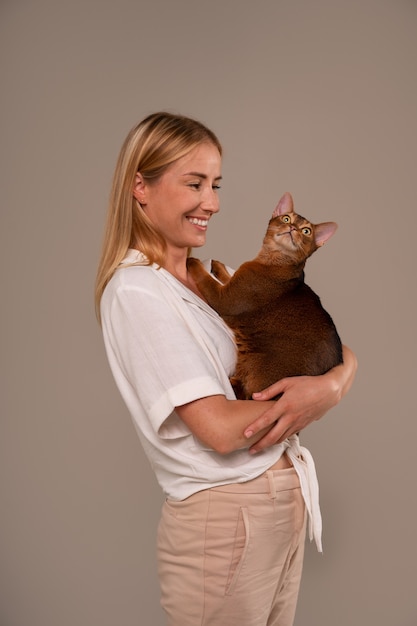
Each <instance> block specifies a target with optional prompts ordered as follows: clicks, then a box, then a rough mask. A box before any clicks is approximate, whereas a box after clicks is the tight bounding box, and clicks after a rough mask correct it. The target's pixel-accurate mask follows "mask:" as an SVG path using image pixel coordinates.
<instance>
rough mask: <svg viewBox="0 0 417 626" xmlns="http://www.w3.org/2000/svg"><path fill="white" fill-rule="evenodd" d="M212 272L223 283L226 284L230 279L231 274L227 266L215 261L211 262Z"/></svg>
mask: <svg viewBox="0 0 417 626" xmlns="http://www.w3.org/2000/svg"><path fill="white" fill-rule="evenodd" d="M211 272H212V274H213V275H214V276H215V277H216V278H217V279H218V280H219V281H220V282H222V283H226V282H227V281H228V280H229V278H230V274H229V272H228V271H227V269H226V266H225V264H224V263H221V262H220V261H214V260H213V261H212V262H211Z"/></svg>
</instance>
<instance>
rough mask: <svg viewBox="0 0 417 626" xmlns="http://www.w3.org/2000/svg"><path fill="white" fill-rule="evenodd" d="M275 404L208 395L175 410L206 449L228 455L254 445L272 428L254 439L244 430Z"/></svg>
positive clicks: (266, 429) (259, 430)
mask: <svg viewBox="0 0 417 626" xmlns="http://www.w3.org/2000/svg"><path fill="white" fill-rule="evenodd" d="M274 404H276V403H275V402H273V401H269V402H268V401H267V402H255V401H254V400H228V399H227V398H226V397H225V396H222V395H216V396H208V397H206V398H200V399H198V400H193V401H192V402H189V403H188V404H184V405H182V406H178V407H176V409H175V411H176V413H177V414H178V415H179V417H180V418H181V419H182V421H183V422H184V423H185V424H186V425H187V426H188V428H189V429H190V430H191V432H192V433H193V434H194V435H195V436H196V437H197V439H199V440H200V441H201V442H202V443H203V444H205V445H206V446H207V447H209V448H211V449H213V450H215V451H216V452H218V453H219V454H228V453H229V452H233V451H235V450H239V449H240V448H248V447H249V446H251V445H253V444H255V443H256V442H257V441H258V440H259V439H261V438H262V437H263V436H264V435H265V434H266V433H267V432H268V430H270V428H271V426H270V425H268V426H266V427H265V428H263V429H262V428H261V429H258V431H257V433H256V434H254V435H253V436H251V437H249V438H248V437H246V436H245V435H244V432H245V430H246V429H247V428H248V426H249V424H251V423H252V422H253V421H254V420H257V418H258V417H260V416H261V415H262V414H263V413H265V410H267V409H268V408H272V407H273V406H274Z"/></svg>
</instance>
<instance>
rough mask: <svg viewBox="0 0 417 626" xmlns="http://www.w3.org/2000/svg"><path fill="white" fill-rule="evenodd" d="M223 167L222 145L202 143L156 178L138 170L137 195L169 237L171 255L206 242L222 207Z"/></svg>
mask: <svg viewBox="0 0 417 626" xmlns="http://www.w3.org/2000/svg"><path fill="white" fill-rule="evenodd" d="M220 171H221V156H220V154H219V151H218V149H217V148H216V146H214V145H213V144H211V143H202V144H200V145H198V146H197V147H196V148H194V149H193V150H191V152H189V153H188V154H186V155H185V156H183V157H181V158H180V159H178V160H177V161H174V163H172V164H171V165H170V166H169V167H168V169H167V170H166V171H165V172H164V173H163V174H162V176H161V177H160V178H158V180H156V181H155V182H153V181H149V180H145V179H144V178H143V177H142V176H141V174H140V173H138V174H137V176H136V182H135V187H134V190H133V195H134V197H135V198H136V200H138V202H139V203H140V205H141V207H142V210H143V211H144V212H145V213H146V215H147V217H148V218H149V219H150V221H151V222H152V223H153V224H154V225H155V226H156V228H157V229H158V230H159V232H160V233H161V234H162V235H163V237H164V238H165V241H166V243H167V252H168V256H169V257H171V258H172V256H174V257H175V258H181V257H182V256H184V257H185V256H186V255H187V250H188V248H196V247H200V246H202V245H204V243H205V242H206V232H207V225H208V222H209V220H210V218H211V216H212V215H213V214H214V213H217V212H218V211H219V198H218V189H219V183H220V180H221V173H220Z"/></svg>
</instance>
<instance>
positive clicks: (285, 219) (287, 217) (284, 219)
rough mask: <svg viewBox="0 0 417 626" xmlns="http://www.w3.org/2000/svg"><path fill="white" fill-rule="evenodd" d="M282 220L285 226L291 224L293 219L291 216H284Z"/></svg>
mask: <svg viewBox="0 0 417 626" xmlns="http://www.w3.org/2000/svg"><path fill="white" fill-rule="evenodd" d="M281 219H282V221H283V222H284V224H289V223H290V222H291V218H290V216H289V215H283V216H282V217H281Z"/></svg>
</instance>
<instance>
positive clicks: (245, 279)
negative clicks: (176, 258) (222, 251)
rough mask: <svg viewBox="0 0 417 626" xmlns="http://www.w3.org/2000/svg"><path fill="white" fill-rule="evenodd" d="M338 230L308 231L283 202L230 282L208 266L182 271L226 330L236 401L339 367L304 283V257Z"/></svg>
mask: <svg viewBox="0 0 417 626" xmlns="http://www.w3.org/2000/svg"><path fill="white" fill-rule="evenodd" d="M336 228H337V224H335V223H334V222H325V223H322V224H311V223H310V222H308V221H307V220H306V219H305V218H304V217H302V216H301V215H298V214H297V213H295V212H294V205H293V199H292V196H291V195H290V194H289V193H286V194H284V195H283V197H282V198H281V200H280V201H279V203H278V205H277V207H276V208H275V210H274V212H273V214H272V218H271V220H270V221H269V224H268V229H267V232H266V235H265V237H264V240H263V245H262V248H261V250H260V252H259V254H258V255H257V256H256V257H255V258H254V259H253V260H252V261H247V262H246V263H243V265H241V266H240V267H239V268H238V270H237V271H236V272H235V273H234V275H233V276H232V277H231V276H230V274H229V273H228V271H227V269H226V267H225V265H224V264H223V263H220V262H219V261H212V273H213V274H214V276H216V277H217V278H218V280H219V281H220V282H218V281H217V280H216V279H215V278H213V277H212V276H210V274H209V273H208V272H206V270H205V269H204V266H203V264H202V263H201V261H199V260H198V259H194V258H192V257H191V258H189V259H188V262H187V264H188V269H189V271H190V273H191V275H192V277H193V278H194V281H195V282H196V284H197V287H198V289H199V290H200V292H201V294H202V295H203V296H204V298H205V299H206V300H207V302H208V303H209V304H210V306H211V307H212V308H214V309H215V310H216V311H217V312H218V313H219V315H220V316H221V317H222V318H223V319H224V321H225V322H226V324H228V326H229V327H230V328H231V329H232V330H233V332H234V334H235V339H236V344H237V365H236V372H235V375H234V377H233V379H232V381H231V382H232V385H233V387H234V390H235V392H236V396H237V397H238V398H241V399H244V398H251V397H252V394H253V393H254V392H255V391H261V390H262V389H265V388H266V387H268V386H269V385H271V384H272V383H274V382H276V381H278V380H280V379H281V378H285V377H287V376H297V375H313V376H315V375H319V374H324V373H325V372H326V371H327V370H329V369H331V368H332V367H333V366H335V365H337V364H339V363H341V362H342V360H343V359H342V345H341V341H340V338H339V335H338V333H337V330H336V327H335V325H334V323H333V321H332V318H331V317H330V315H329V314H328V313H327V311H325V310H324V308H323V306H322V304H321V302H320V298H319V297H318V296H317V295H316V294H315V293H314V291H313V290H312V289H311V288H310V287H309V286H308V285H306V283H305V282H304V266H305V263H306V260H307V258H308V257H309V256H310V255H311V254H313V252H315V250H317V249H318V248H319V247H320V246H322V245H323V244H324V243H325V242H326V241H327V240H328V239H329V238H330V237H331V236H332V235H333V233H334V232H335V230H336Z"/></svg>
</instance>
